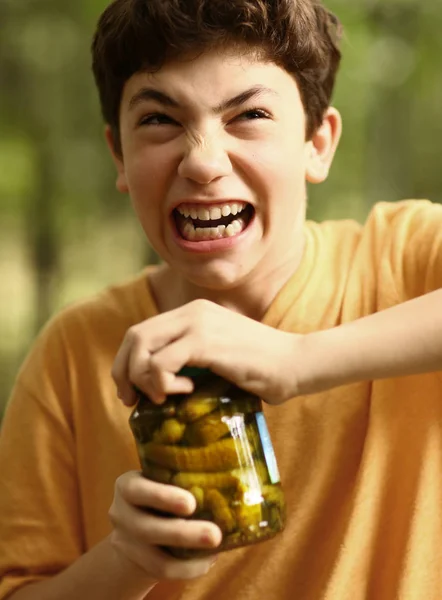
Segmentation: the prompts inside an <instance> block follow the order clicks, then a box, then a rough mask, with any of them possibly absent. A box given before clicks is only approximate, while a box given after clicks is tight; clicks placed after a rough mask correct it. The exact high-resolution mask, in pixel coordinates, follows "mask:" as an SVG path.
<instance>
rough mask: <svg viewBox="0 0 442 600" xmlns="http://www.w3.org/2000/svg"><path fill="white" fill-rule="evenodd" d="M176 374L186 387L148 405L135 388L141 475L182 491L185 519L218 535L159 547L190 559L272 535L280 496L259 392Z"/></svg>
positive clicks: (280, 521) (278, 527)
mask: <svg viewBox="0 0 442 600" xmlns="http://www.w3.org/2000/svg"><path fill="white" fill-rule="evenodd" d="M181 374H182V375H186V376H189V377H191V378H192V379H193V381H194V385H195V389H194V391H193V392H192V394H188V395H175V396H169V397H168V399H167V400H166V402H165V403H164V404H162V405H156V404H153V403H152V402H150V400H149V399H148V398H147V397H146V396H144V395H143V394H142V393H138V398H139V400H138V404H137V406H136V408H135V410H134V411H133V413H132V415H131V417H130V420H129V423H130V426H131V429H132V432H133V435H134V437H135V440H136V444H137V449H138V454H139V457H140V463H141V468H142V473H143V475H144V476H145V477H147V478H148V479H151V480H153V481H158V482H160V483H168V484H171V485H176V486H179V487H182V488H184V489H187V490H189V491H190V492H191V493H192V494H193V495H194V496H195V499H196V504H197V508H196V511H195V513H194V514H193V515H192V516H191V517H190V518H192V519H204V520H210V521H213V522H214V523H216V524H217V525H218V526H219V528H220V529H221V531H222V533H223V539H222V542H221V545H220V546H218V547H217V548H216V549H214V550H200V549H190V548H189V549H183V548H176V547H173V548H172V547H168V548H165V550H167V551H168V552H169V553H170V554H172V555H173V556H175V557H177V558H195V557H201V556H206V555H209V554H213V553H218V552H222V551H225V550H230V549H233V548H238V547H241V546H247V545H249V544H254V543H256V542H261V541H264V540H268V539H270V538H272V537H274V536H275V535H276V534H277V533H279V532H280V531H282V530H283V529H284V524H285V503H284V495H283V492H282V489H281V484H280V481H279V474H278V469H277V466H276V461H275V457H274V454H273V449H272V446H271V442H270V438H269V436H268V431H267V427H266V425H265V421H264V416H263V414H262V406H261V401H260V399H259V398H258V397H256V396H253V395H251V394H249V393H247V392H244V391H243V390H240V389H239V388H237V387H235V386H234V385H232V384H231V383H229V382H228V381H226V380H224V379H222V378H221V377H218V376H216V375H214V374H213V373H211V372H210V371H207V370H205V369H204V370H203V369H193V368H185V369H183V370H182V372H181Z"/></svg>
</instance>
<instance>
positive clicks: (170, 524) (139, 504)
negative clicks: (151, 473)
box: [109, 471, 222, 584]
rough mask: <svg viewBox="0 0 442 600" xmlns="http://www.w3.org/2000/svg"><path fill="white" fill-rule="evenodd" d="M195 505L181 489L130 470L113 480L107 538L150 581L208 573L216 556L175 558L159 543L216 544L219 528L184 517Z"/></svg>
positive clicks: (210, 546) (212, 546)
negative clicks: (168, 514)
mask: <svg viewBox="0 0 442 600" xmlns="http://www.w3.org/2000/svg"><path fill="white" fill-rule="evenodd" d="M195 508H196V501H195V498H194V497H193V495H192V494H191V493H190V492H188V491H186V490H183V489H181V488H178V487H174V486H171V485H164V484H161V483H156V482H154V481H150V480H148V479H145V478H144V477H143V476H142V475H141V474H140V473H137V472H134V471H131V472H129V473H125V474H124V475H121V477H119V478H118V479H117V481H116V484H115V495H114V500H113V503H112V506H111V508H110V510H109V517H110V520H111V523H112V525H113V527H114V530H113V532H112V534H111V537H110V539H111V543H112V545H113V546H114V548H115V549H116V550H117V551H118V552H119V553H120V555H122V558H125V559H126V560H129V561H130V563H131V564H132V565H135V566H136V567H137V568H138V569H140V570H141V573H142V575H143V576H144V577H147V578H149V579H151V580H152V582H151V583H152V584H153V583H155V582H157V581H160V580H162V579H193V578H195V577H200V576H202V575H204V574H205V573H207V571H208V570H209V569H210V567H211V566H212V565H213V563H214V561H215V560H216V557H214V556H210V557H207V558H198V559H191V560H179V559H176V558H173V557H172V556H169V555H167V554H166V553H165V552H163V551H162V550H160V548H159V547H158V546H179V547H183V548H208V549H214V548H216V547H217V546H218V545H219V544H220V543H221V538H222V533H221V530H220V529H219V528H218V527H217V526H216V525H215V524H214V523H210V522H208V521H197V520H193V521H192V520H188V519H185V518H183V517H189V516H190V515H191V514H192V513H193V512H194V510H195ZM149 509H153V510H159V511H164V512H167V513H170V514H173V515H177V518H173V517H159V516H156V515H155V514H153V513H152V512H149Z"/></svg>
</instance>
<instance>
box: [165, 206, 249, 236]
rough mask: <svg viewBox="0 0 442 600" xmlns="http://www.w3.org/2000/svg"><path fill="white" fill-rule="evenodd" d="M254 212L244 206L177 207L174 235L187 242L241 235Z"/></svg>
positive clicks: (174, 213) (174, 212) (174, 214)
mask: <svg viewBox="0 0 442 600" xmlns="http://www.w3.org/2000/svg"><path fill="white" fill-rule="evenodd" d="M254 212H255V210H254V208H253V206H252V205H251V204H248V203H247V202H223V203H222V204H211V205H210V206H207V205H204V204H198V205H197V204H193V205H191V204H180V206H178V207H177V208H175V210H174V211H173V217H174V220H175V223H176V227H177V230H178V233H179V234H180V235H181V237H182V238H183V239H185V240H187V241H189V242H199V241H203V240H204V241H206V240H220V239H223V238H230V237H234V236H237V235H239V234H240V233H242V232H243V231H244V230H245V229H246V228H247V227H248V225H249V224H250V222H251V220H252V217H253V215H254Z"/></svg>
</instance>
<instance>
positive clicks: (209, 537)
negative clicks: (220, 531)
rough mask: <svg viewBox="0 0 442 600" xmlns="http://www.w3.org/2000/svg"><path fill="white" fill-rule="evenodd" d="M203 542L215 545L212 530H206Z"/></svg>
mask: <svg viewBox="0 0 442 600" xmlns="http://www.w3.org/2000/svg"><path fill="white" fill-rule="evenodd" d="M201 542H202V543H203V544H204V545H206V546H214V545H215V538H214V536H213V533H212V532H211V531H204V533H203V534H202V536H201Z"/></svg>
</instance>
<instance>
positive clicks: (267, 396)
mask: <svg viewBox="0 0 442 600" xmlns="http://www.w3.org/2000/svg"><path fill="white" fill-rule="evenodd" d="M232 332H235V334H234V335H232ZM184 365H195V366H199V367H207V368H210V369H212V370H213V371H214V372H215V373H218V374H219V375H221V376H222V377H225V378H226V379H228V380H230V381H232V382H233V383H236V384H237V385H238V386H239V387H240V388H243V389H245V390H248V391H250V392H252V393H254V394H256V395H258V396H260V397H261V398H263V399H264V400H266V401H267V402H268V403H270V404H280V403H281V402H285V401H286V400H288V399H290V398H293V397H294V396H298V395H301V394H313V393H316V392H319V391H322V390H326V389H331V388H333V387H338V386H341V385H345V384H348V383H353V382H357V381H364V380H374V379H380V378H388V377H400V376H406V375H413V374H417V373H424V372H431V371H439V370H442V290H441V289H439V290H437V291H435V292H431V293H429V294H426V295H424V296H421V297H419V298H417V299H414V300H410V301H408V302H405V303H403V304H399V305H397V306H395V307H393V308H390V309H387V310H385V311H382V312H379V313H376V314H373V315H370V316H368V317H364V318H361V319H358V320H356V321H353V322H351V323H348V324H345V325H341V326H338V327H335V328H332V329H329V330H324V331H320V332H315V333H310V334H306V335H298V334H294V333H287V332H284V331H278V330H276V329H273V328H271V327H268V326H266V325H263V324H262V323H258V322H256V321H253V320H251V319H248V318H246V317H244V316H243V315H240V314H238V313H233V312H232V311H230V310H227V309H226V308H223V307H221V306H218V305H216V304H213V303H211V302H207V301H205V300H197V301H194V302H192V303H190V304H187V305H185V306H183V307H181V308H179V309H176V310H175V311H171V312H169V313H165V314H163V315H159V316H157V317H154V318H152V319H149V321H145V322H143V323H140V324H139V325H137V326H135V327H132V328H131V329H130V330H129V331H128V333H127V335H126V337H125V340H124V342H123V344H122V345H121V347H120V350H119V352H118V355H117V358H116V360H115V362H114V367H113V376H114V379H115V382H116V384H117V387H118V389H119V394H120V396H121V397H122V398H123V400H124V402H125V403H126V404H128V405H130V404H133V403H134V402H135V394H134V392H133V388H132V384H135V385H136V386H138V387H139V388H140V389H142V390H143V391H144V392H145V393H146V394H148V395H149V396H150V397H151V399H152V400H153V401H154V402H158V403H161V402H163V401H164V399H165V396H166V395H167V394H171V393H188V392H190V391H191V390H192V382H191V381H190V380H189V379H187V378H183V377H179V376H177V375H176V373H177V372H178V371H179V370H180V369H181V367H183V366H184Z"/></svg>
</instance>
